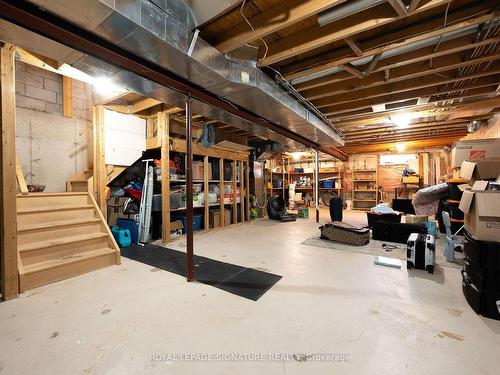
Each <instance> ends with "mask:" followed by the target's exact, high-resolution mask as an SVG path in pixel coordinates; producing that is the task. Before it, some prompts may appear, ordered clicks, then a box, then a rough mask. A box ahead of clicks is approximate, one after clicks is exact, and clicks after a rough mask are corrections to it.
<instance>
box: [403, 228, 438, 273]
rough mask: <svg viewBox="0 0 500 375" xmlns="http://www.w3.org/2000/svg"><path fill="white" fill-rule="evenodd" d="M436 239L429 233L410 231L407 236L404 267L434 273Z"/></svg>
mask: <svg viewBox="0 0 500 375" xmlns="http://www.w3.org/2000/svg"><path fill="white" fill-rule="evenodd" d="M435 250H436V239H435V238H434V236H431V235H430V234H422V233H412V234H411V235H410V237H408V243H407V253H406V257H407V260H406V268H408V269H412V268H417V269H420V270H426V271H427V272H429V273H434V259H435V255H436V252H435Z"/></svg>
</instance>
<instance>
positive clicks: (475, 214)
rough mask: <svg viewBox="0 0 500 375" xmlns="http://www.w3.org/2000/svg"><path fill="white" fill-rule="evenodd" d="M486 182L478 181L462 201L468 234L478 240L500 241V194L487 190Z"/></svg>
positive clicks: (466, 192) (464, 195) (465, 193)
mask: <svg viewBox="0 0 500 375" xmlns="http://www.w3.org/2000/svg"><path fill="white" fill-rule="evenodd" d="M484 182H486V181H477V182H476V183H475V184H474V186H473V187H472V190H466V191H464V193H463V196H462V199H461V201H460V206H459V208H460V210H462V211H463V212H464V214H465V218H464V225H465V229H466V230H467V232H469V233H470V234H471V235H473V236H474V237H475V238H476V239H478V240H483V241H499V239H500V192H498V191H494V190H485V189H487V187H488V186H487V183H486V184H485V183H484Z"/></svg>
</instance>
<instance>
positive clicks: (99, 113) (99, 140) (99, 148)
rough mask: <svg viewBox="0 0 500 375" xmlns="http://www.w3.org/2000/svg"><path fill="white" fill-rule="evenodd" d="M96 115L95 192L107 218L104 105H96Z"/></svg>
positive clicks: (94, 122) (94, 145)
mask: <svg viewBox="0 0 500 375" xmlns="http://www.w3.org/2000/svg"><path fill="white" fill-rule="evenodd" d="M93 113H94V116H93V122H92V130H93V147H94V153H93V155H94V158H93V159H94V160H93V170H94V192H95V194H96V195H97V197H96V201H97V204H98V206H99V209H100V210H101V213H102V214H103V216H104V217H105V218H107V209H106V184H107V178H106V175H107V171H106V161H105V160H106V159H105V151H104V150H105V139H104V107H103V106H102V105H97V106H94V111H93Z"/></svg>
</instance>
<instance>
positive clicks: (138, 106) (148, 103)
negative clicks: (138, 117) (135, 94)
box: [129, 98, 161, 114]
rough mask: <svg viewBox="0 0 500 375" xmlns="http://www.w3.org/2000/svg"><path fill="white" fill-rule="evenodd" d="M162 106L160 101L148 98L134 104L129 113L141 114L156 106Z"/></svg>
mask: <svg viewBox="0 0 500 375" xmlns="http://www.w3.org/2000/svg"><path fill="white" fill-rule="evenodd" d="M159 104H161V102H160V101H159V100H156V99H153V98H146V99H143V100H141V101H139V102H137V103H134V104H132V105H131V106H130V111H129V113H131V114H134V113H139V112H142V111H144V110H146V109H149V108H152V107H154V106H157V105H159Z"/></svg>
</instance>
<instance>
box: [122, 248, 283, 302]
mask: <svg viewBox="0 0 500 375" xmlns="http://www.w3.org/2000/svg"><path fill="white" fill-rule="evenodd" d="M121 254H122V256H124V257H126V258H129V259H132V260H135V261H137V262H141V263H144V264H148V265H150V266H153V267H157V268H160V269H162V270H165V271H169V272H172V273H175V274H177V275H180V276H184V277H185V276H186V253H184V252H182V251H177V250H172V249H167V248H165V247H161V246H155V245H145V246H137V245H134V246H130V247H125V248H123V249H121ZM194 274H195V279H196V280H197V281H199V282H201V283H204V284H208V285H212V286H214V287H216V288H219V289H222V290H225V291H226V292H229V293H232V294H236V295H238V296H240V297H244V298H248V299H251V300H253V301H257V300H258V299H259V298H260V297H262V296H263V295H264V293H266V292H267V291H268V290H269V289H271V287H272V286H273V285H274V284H276V283H277V282H278V281H279V280H280V279H281V278H282V276H279V275H275V274H272V273H268V272H263V271H259V270H256V269H253V268H246V267H241V266H237V265H235V264H231V263H225V262H220V261H218V260H214V259H210V258H205V257H201V256H197V255H195V256H194Z"/></svg>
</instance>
